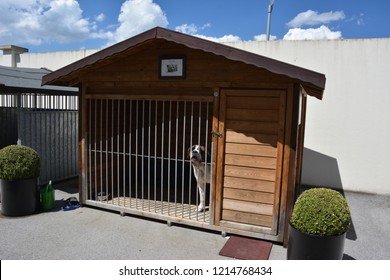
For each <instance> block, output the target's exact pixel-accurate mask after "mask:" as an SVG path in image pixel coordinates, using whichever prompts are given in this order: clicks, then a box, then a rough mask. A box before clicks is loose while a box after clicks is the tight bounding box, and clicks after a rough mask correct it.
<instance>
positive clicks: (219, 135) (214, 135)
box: [211, 130, 222, 138]
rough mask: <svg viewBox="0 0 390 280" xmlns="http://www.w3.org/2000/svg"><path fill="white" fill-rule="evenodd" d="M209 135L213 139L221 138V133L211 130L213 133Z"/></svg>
mask: <svg viewBox="0 0 390 280" xmlns="http://www.w3.org/2000/svg"><path fill="white" fill-rule="evenodd" d="M211 134H212V135H213V137H219V138H222V132H219V131H215V130H213V131H211Z"/></svg>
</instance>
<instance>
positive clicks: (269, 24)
mask: <svg viewBox="0 0 390 280" xmlns="http://www.w3.org/2000/svg"><path fill="white" fill-rule="evenodd" d="M274 2H275V0H270V2H269V5H268V21H267V41H269V38H270V30H271V13H272V9H273V6H274Z"/></svg>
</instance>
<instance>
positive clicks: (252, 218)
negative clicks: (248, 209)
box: [222, 210, 272, 227]
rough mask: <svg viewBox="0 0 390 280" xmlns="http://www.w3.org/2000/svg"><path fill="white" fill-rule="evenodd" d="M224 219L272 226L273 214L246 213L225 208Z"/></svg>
mask: <svg viewBox="0 0 390 280" xmlns="http://www.w3.org/2000/svg"><path fill="white" fill-rule="evenodd" d="M222 219H223V220H225V221H233V222H238V223H245V224H250V225H256V226H265V227H271V226H272V216H269V215H259V214H253V213H244V212H238V211H232V210H224V211H223V215H222Z"/></svg>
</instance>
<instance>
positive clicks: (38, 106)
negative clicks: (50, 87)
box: [0, 91, 79, 184]
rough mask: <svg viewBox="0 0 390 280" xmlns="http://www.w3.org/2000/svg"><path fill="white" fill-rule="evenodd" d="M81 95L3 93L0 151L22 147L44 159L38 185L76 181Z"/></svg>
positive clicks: (74, 93) (0, 114)
mask: <svg viewBox="0 0 390 280" xmlns="http://www.w3.org/2000/svg"><path fill="white" fill-rule="evenodd" d="M78 116H79V113H78V93H77V92H70V91H69V92H64V91H63V92H61V91H57V92H54V91H50V92H42V93H20V92H17V93H0V148H3V147H5V146H8V145H12V144H17V143H20V144H23V145H26V146H29V147H31V148H33V149H35V150H36V151H37V152H38V154H39V157H40V159H41V173H40V176H39V179H38V183H39V184H46V183H47V182H48V181H49V180H63V179H68V178H71V177H75V176H77V174H78V169H77V143H78Z"/></svg>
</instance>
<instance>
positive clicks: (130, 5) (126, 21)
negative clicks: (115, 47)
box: [106, 0, 168, 44]
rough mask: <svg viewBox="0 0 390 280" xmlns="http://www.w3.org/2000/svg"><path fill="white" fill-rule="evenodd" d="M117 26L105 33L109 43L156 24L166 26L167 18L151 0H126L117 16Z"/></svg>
mask: <svg viewBox="0 0 390 280" xmlns="http://www.w3.org/2000/svg"><path fill="white" fill-rule="evenodd" d="M118 22H119V26H118V27H117V29H116V30H115V31H114V32H112V33H107V34H106V35H107V38H108V39H109V42H108V43H109V44H114V43H117V42H120V41H122V40H125V39H127V38H129V37H132V36H134V35H137V34H139V33H141V32H143V31H146V30H148V29H151V28H153V27H156V26H161V27H166V26H167V25H168V19H167V17H166V15H165V13H164V12H163V10H162V9H161V7H160V6H159V5H157V4H156V3H154V2H153V1H152V0H126V1H125V2H124V3H123V4H122V7H121V11H120V14H119V16H118Z"/></svg>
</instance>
